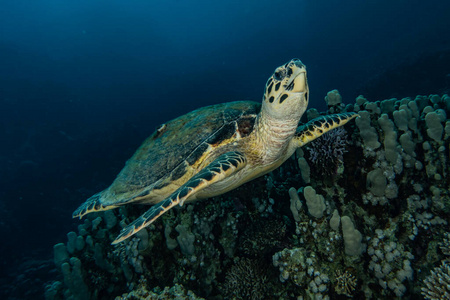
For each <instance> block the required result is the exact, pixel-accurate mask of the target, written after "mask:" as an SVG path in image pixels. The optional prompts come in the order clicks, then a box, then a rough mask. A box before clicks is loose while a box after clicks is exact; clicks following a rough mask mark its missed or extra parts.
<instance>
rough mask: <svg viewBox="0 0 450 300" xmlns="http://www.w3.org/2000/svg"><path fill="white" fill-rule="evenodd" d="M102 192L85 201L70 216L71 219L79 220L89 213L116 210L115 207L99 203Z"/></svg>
mask: <svg viewBox="0 0 450 300" xmlns="http://www.w3.org/2000/svg"><path fill="white" fill-rule="evenodd" d="M101 194H102V192H100V193H97V194H95V195H94V196H92V197H91V198H89V199H87V200H86V202H84V203H83V204H81V205H80V207H78V208H77V209H76V210H75V211H74V212H73V214H72V218H76V217H79V218H80V219H81V218H82V217H83V216H84V215H87V214H89V213H92V212H96V211H104V210H110V209H113V208H116V207H117V205H103V204H102V202H101V201H100V197H101Z"/></svg>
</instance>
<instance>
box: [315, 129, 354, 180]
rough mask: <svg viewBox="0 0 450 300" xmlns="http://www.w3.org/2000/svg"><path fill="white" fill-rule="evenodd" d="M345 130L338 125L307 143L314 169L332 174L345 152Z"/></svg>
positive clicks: (346, 142)
mask: <svg viewBox="0 0 450 300" xmlns="http://www.w3.org/2000/svg"><path fill="white" fill-rule="evenodd" d="M347 144H348V141H347V132H346V131H345V129H344V128H342V127H339V128H337V129H334V130H332V131H329V132H327V133H325V134H324V135H322V136H321V137H320V138H318V139H316V140H314V141H312V142H311V143H309V144H308V148H307V149H308V152H309V160H310V161H311V162H312V163H313V164H314V165H315V166H316V168H315V169H318V170H320V171H321V172H326V173H327V174H328V175H334V174H336V172H337V169H338V167H339V165H340V164H341V163H342V161H343V159H344V153H345V152H347V150H346V148H345V147H346V145H347Z"/></svg>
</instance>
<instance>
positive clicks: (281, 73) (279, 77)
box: [273, 70, 286, 81]
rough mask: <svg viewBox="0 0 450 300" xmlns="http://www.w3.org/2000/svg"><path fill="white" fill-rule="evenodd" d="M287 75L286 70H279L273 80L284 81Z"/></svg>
mask: <svg viewBox="0 0 450 300" xmlns="http://www.w3.org/2000/svg"><path fill="white" fill-rule="evenodd" d="M285 75H286V71H284V70H279V71H276V72H275V73H274V74H273V79H275V80H278V81H281V80H283V78H284V76H285Z"/></svg>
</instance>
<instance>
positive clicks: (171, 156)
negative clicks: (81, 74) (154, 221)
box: [101, 101, 261, 205]
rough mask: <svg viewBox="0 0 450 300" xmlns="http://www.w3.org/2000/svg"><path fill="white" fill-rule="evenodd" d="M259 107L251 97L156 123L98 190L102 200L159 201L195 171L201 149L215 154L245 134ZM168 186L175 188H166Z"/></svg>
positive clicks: (251, 125) (110, 202) (103, 201)
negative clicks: (138, 145)
mask: <svg viewBox="0 0 450 300" xmlns="http://www.w3.org/2000/svg"><path fill="white" fill-rule="evenodd" d="M260 109H261V104H260V103H256V102H252V101H236V102H229V103H223V104H217V105H211V106H206V107H203V108H200V109H197V110H194V111H192V112H190V113H188V114H185V115H183V116H181V117H178V118H176V119H174V120H172V121H170V122H168V123H165V124H163V125H161V126H160V127H159V128H158V129H157V130H156V131H155V132H154V133H153V134H152V135H151V136H150V137H148V138H147V139H146V140H145V141H144V143H143V144H142V145H141V146H140V147H139V149H138V150H137V151H136V153H135V154H134V155H133V156H132V157H131V159H129V160H128V161H127V162H126V165H125V167H124V168H123V169H122V171H121V172H120V173H119V175H118V176H117V178H116V179H115V180H114V182H113V183H112V185H111V186H110V187H109V188H108V189H106V190H105V191H103V192H102V193H101V194H102V195H101V202H102V204H103V205H113V204H119V203H128V202H130V201H133V202H134V201H139V202H143V203H156V202H159V201H161V200H163V198H165V197H167V196H168V195H170V193H171V192H172V191H173V190H175V189H176V188H177V187H179V186H180V185H181V184H183V183H184V182H186V181H187V180H188V179H189V178H190V176H189V177H187V178H183V177H186V175H187V172H188V171H190V172H191V173H192V172H193V173H196V172H198V171H199V168H200V164H198V161H199V160H200V159H204V157H205V152H206V151H209V152H211V154H214V152H215V151H216V150H217V152H220V150H218V149H223V146H224V145H226V143H227V141H236V138H238V139H242V138H245V137H246V136H248V135H249V134H250V133H251V132H252V131H253V126H254V123H255V119H256V116H257V114H258V113H259V111H260ZM224 143H225V144H224ZM229 146H230V145H229ZM219 154H220V153H219ZM174 182H176V184H174ZM171 184H172V185H175V186H174V187H171V188H168V187H167V186H169V185H171ZM165 187H166V189H165V191H163V190H164V188H165ZM158 191H160V192H158Z"/></svg>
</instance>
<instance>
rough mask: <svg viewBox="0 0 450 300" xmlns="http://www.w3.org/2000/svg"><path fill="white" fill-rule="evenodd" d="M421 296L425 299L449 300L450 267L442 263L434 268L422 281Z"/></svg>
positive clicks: (446, 263)
mask: <svg viewBox="0 0 450 300" xmlns="http://www.w3.org/2000/svg"><path fill="white" fill-rule="evenodd" d="M423 283H424V284H425V287H423V288H422V295H423V296H424V297H425V299H431V300H436V299H450V265H449V264H448V262H442V264H441V266H440V267H437V268H434V269H433V270H432V271H431V274H430V275H429V276H428V277H427V278H426V279H425V280H424V281H423Z"/></svg>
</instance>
